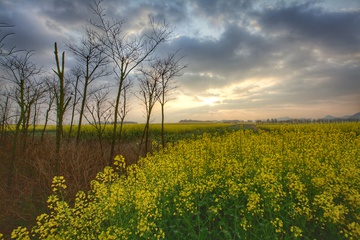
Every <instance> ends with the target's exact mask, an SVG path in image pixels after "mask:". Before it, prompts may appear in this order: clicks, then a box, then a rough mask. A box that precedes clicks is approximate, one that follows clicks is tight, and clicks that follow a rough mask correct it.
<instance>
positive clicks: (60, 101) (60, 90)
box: [53, 42, 71, 175]
mask: <svg viewBox="0 0 360 240" xmlns="http://www.w3.org/2000/svg"><path fill="white" fill-rule="evenodd" d="M54 49H55V50H54V54H55V61H56V67H57V69H56V70H53V71H54V73H55V74H56V76H57V78H58V82H57V83H55V84H54V93H55V100H56V150H55V153H56V156H55V166H54V172H55V175H59V162H60V147H61V138H62V137H63V121H64V115H65V111H66V109H67V107H68V105H69V102H70V100H71V97H70V96H67V94H66V83H65V74H64V71H65V52H63V53H62V58H61V65H60V60H59V56H58V48H57V43H56V42H55V44H54Z"/></svg>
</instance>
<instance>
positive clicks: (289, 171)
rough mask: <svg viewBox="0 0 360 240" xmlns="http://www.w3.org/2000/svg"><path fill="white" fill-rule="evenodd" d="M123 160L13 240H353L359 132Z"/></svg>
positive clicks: (275, 131) (56, 202) (220, 144)
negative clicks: (28, 239) (135, 161)
mask: <svg viewBox="0 0 360 240" xmlns="http://www.w3.org/2000/svg"><path fill="white" fill-rule="evenodd" d="M258 127H259V130H258V131H256V132H254V131H252V130H239V131H232V132H229V133H226V134H224V135H220V134H216V133H215V134H204V135H202V136H201V137H195V138H193V139H185V140H180V141H178V142H176V143H174V144H169V145H168V146H167V147H166V148H165V149H160V150H159V151H158V152H155V153H154V154H153V155H148V156H147V157H146V158H143V159H141V160H140V161H139V162H138V164H134V165H131V166H129V167H126V166H125V165H126V164H125V159H124V158H123V157H122V156H120V155H119V156H117V157H116V158H115V162H114V166H113V167H109V166H108V167H105V168H104V170H103V171H102V172H99V173H98V174H97V176H96V178H95V179H94V180H92V181H91V190H90V191H88V192H84V191H79V192H78V193H77V194H76V198H75V201H74V203H68V202H66V201H64V196H65V195H66V191H67V185H66V179H65V178H63V177H61V176H60V177H55V178H54V179H53V183H52V191H53V193H52V194H51V195H50V196H49V198H48V201H47V203H48V211H47V213H44V214H41V215H39V216H38V217H37V224H36V226H34V227H33V228H32V229H25V228H21V227H19V228H17V229H16V230H14V231H13V233H12V236H13V237H14V238H18V239H23V238H24V237H25V236H28V235H29V236H34V237H35V238H42V239H97V238H98V239H143V238H144V239H162V238H166V239H297V238H298V239H359V237H360V224H359V221H360V215H359V211H360V194H359V191H360V181H359V180H360V159H359V157H360V124H359V123H346V124H312V125H263V126H258Z"/></svg>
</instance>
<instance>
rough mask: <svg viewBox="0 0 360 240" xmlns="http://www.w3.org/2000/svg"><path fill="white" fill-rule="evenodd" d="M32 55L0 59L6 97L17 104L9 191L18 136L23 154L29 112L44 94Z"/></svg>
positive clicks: (38, 71) (9, 183) (10, 56)
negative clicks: (7, 88)
mask: <svg viewBox="0 0 360 240" xmlns="http://www.w3.org/2000/svg"><path fill="white" fill-rule="evenodd" d="M32 55H33V52H32V51H28V52H26V53H25V54H11V55H8V56H5V57H4V58H0V65H1V66H2V67H3V68H4V72H5V73H4V74H5V75H4V76H1V77H2V79H3V80H5V81H7V82H8V84H9V95H8V96H9V97H10V98H11V100H12V101H14V102H15V103H16V104H17V106H18V110H19V115H18V116H17V121H16V126H15V131H14V139H13V148H12V161H11V165H10V167H9V179H8V187H9V189H11V186H12V184H13V175H14V169H15V160H16V153H17V150H18V140H19V134H20V135H21V137H22V138H21V140H22V144H21V147H22V148H21V149H22V151H21V152H25V149H26V143H27V134H28V129H29V122H30V117H31V110H32V107H33V105H34V104H35V102H36V101H38V100H39V98H40V97H41V96H42V95H43V93H44V88H43V84H42V82H41V81H40V80H39V78H38V76H39V74H40V73H41V68H38V67H37V66H36V65H35V64H34V63H32V62H31V56H32Z"/></svg>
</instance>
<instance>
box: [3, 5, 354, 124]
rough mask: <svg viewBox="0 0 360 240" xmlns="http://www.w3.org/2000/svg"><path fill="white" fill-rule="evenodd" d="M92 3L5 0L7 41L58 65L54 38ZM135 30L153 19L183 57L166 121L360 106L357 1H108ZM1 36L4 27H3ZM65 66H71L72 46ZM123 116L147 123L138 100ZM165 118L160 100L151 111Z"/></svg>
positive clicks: (66, 32)
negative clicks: (168, 32)
mask: <svg viewBox="0 0 360 240" xmlns="http://www.w3.org/2000/svg"><path fill="white" fill-rule="evenodd" d="M89 3H90V1H89V0H62V1H59V0H26V1H25V0H0V23H8V24H11V25H14V27H13V28H12V29H11V31H12V32H14V33H15V34H14V35H12V36H11V37H9V38H7V39H6V40H7V41H6V42H5V43H6V46H7V47H10V46H12V45H15V46H16V48H17V49H26V50H34V51H35V55H34V57H33V61H36V62H37V63H38V64H40V65H42V66H43V68H44V69H49V70H50V69H51V68H55V61H54V55H53V51H54V50H53V45H54V42H55V41H56V42H58V43H59V49H60V51H66V47H65V45H64V43H65V42H69V41H76V39H78V38H79V36H81V33H83V27H84V26H86V25H89V20H90V19H94V18H96V16H95V15H94V14H93V13H92V11H91V9H90V7H89ZM103 7H104V8H105V9H106V10H107V11H106V14H107V16H109V17H113V18H115V19H118V20H125V24H124V31H125V32H127V31H128V32H130V31H132V29H135V28H136V27H137V26H139V24H141V23H143V22H145V21H146V20H147V19H148V17H149V16H152V17H154V18H156V19H165V20H166V22H167V23H168V24H169V26H170V27H171V28H173V33H172V38H171V39H170V40H169V41H168V42H166V43H164V44H163V45H161V46H160V48H159V49H158V52H159V53H165V52H174V51H176V50H180V52H179V54H180V55H181V56H184V58H183V60H182V61H183V63H184V64H187V65H188V66H187V68H186V69H184V71H183V75H182V76H181V77H179V78H177V83H178V85H179V88H177V89H176V90H175V91H174V92H173V94H172V97H173V100H171V101H169V102H168V103H167V105H166V110H165V111H166V112H165V114H166V122H177V121H179V120H181V119H195V120H223V119H240V120H256V119H267V118H280V117H291V118H321V117H324V116H326V115H328V114H329V115H333V116H337V117H341V116H344V115H353V114H355V113H357V112H360V1H358V0H323V1H316V0H307V1H306V0H305V1H285V0H283V1H273V0H171V1H165V0H162V1H161V0H148V1H146V0H132V1H130V0H129V1H125V0H104V1H103ZM2 33H4V32H2ZM66 56H67V62H66V63H67V68H70V67H71V65H72V64H73V63H74V60H73V58H72V57H71V55H70V53H67V55H66ZM131 108H132V110H131V111H130V112H129V115H128V118H127V120H129V121H137V122H144V117H143V116H144V114H143V107H142V106H141V105H140V104H139V102H138V100H137V98H136V97H132V103H131ZM154 111H155V113H154V118H153V121H154V122H159V121H160V120H161V119H160V115H159V107H156V108H155V109H154Z"/></svg>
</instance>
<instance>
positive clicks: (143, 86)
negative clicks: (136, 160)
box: [138, 68, 161, 154]
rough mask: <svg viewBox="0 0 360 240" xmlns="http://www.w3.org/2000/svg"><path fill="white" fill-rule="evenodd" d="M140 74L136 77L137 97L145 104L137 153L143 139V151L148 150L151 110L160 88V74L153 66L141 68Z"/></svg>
mask: <svg viewBox="0 0 360 240" xmlns="http://www.w3.org/2000/svg"><path fill="white" fill-rule="evenodd" d="M140 71H141V74H140V75H139V77H138V81H139V88H140V90H139V96H138V98H139V99H140V100H141V101H142V103H143V104H144V106H145V118H146V122H145V127H144V131H143V134H142V137H141V141H140V145H139V154H140V153H141V150H142V145H143V142H144V140H145V153H147V152H148V141H149V127H150V120H151V114H152V110H153V108H154V106H155V103H156V102H157V101H158V100H159V97H160V94H161V89H160V78H161V76H160V75H159V73H158V72H157V71H155V69H154V68H148V69H145V68H143V69H141V70H140Z"/></svg>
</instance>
